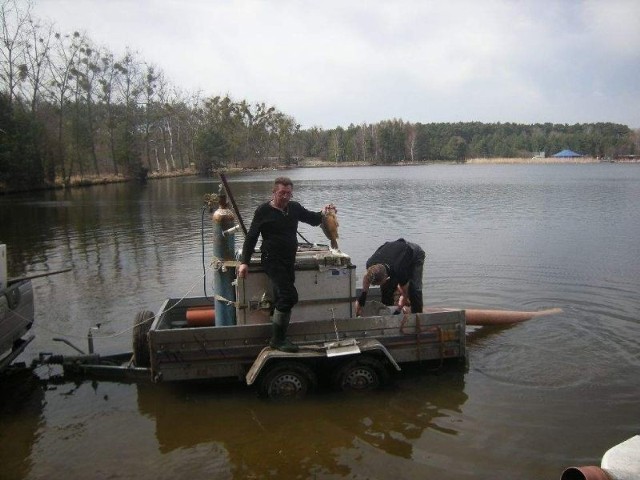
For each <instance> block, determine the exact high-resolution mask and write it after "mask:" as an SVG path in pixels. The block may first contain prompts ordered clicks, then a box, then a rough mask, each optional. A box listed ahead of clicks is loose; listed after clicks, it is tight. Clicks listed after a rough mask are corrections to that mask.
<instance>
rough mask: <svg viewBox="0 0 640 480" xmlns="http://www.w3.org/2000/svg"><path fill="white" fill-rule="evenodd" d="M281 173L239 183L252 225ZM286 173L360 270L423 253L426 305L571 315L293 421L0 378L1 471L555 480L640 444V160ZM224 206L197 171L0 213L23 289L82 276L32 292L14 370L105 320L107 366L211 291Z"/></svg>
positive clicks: (200, 396)
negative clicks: (390, 251) (155, 322)
mask: <svg viewBox="0 0 640 480" xmlns="http://www.w3.org/2000/svg"><path fill="white" fill-rule="evenodd" d="M281 173H282V172H273V171H265V172H254V173H244V174H239V175H235V176H233V177H230V182H231V184H232V188H233V191H234V195H235V197H236V201H237V202H238V205H239V208H240V210H241V212H242V214H243V217H244V220H245V223H247V225H248V224H249V222H250V220H251V215H252V212H253V209H254V208H255V207H256V206H257V204H258V203H259V202H261V201H263V200H265V199H266V198H268V196H269V192H270V189H271V182H272V180H273V178H274V177H275V176H277V175H279V174H281ZM286 174H288V175H290V176H291V177H292V179H293V180H294V184H295V187H294V197H295V199H297V200H298V201H300V202H301V203H303V205H305V206H307V207H309V208H318V209H319V208H320V207H321V206H322V205H324V204H325V203H328V202H329V201H331V202H333V203H335V204H336V205H337V206H338V216H339V220H340V237H341V238H340V247H341V249H342V250H343V251H344V252H347V253H348V254H350V255H351V257H352V260H353V261H354V263H355V264H356V265H357V266H358V272H362V270H363V268H362V267H363V266H364V263H365V261H366V259H367V258H368V256H369V255H370V254H371V253H372V252H373V250H375V248H376V247H377V246H378V245H380V244H381V243H383V242H384V241H386V240H392V239H396V238H399V237H404V238H406V239H407V240H410V241H413V242H416V243H419V244H421V245H422V246H423V247H424V249H425V250H426V251H427V263H426V268H425V278H424V283H425V304H426V305H427V306H455V307H464V308H498V309H518V310H537V309H543V308H549V307H560V308H562V309H563V313H561V314H558V315H553V316H548V317H540V318H537V319H534V320H531V321H529V322H527V323H523V324H519V325H515V326H512V327H510V328H488V327H483V328H478V329H475V330H474V329H470V332H469V334H468V338H467V340H468V354H469V359H468V365H467V366H466V367H465V366H459V365H451V366H446V367H445V368H444V370H441V371H438V372H434V371H428V372H423V371H418V370H417V369H409V371H406V372H404V374H403V375H402V376H401V377H400V378H399V380H398V382H397V384H396V385H395V386H394V387H393V388H391V389H389V390H387V391H382V392H377V393H375V394H371V395H368V396H365V397H356V398H353V397H349V396H345V395H342V394H336V393H332V392H321V393H319V394H316V395H314V396H312V397H310V398H308V399H307V400H305V401H304V402H301V403H300V404H296V405H287V406H282V405H272V404H269V403H265V402H263V401H261V400H259V399H257V398H256V397H255V394H254V393H253V392H252V391H251V390H247V389H246V388H245V387H243V386H241V385H228V386H225V387H224V388H221V387H220V386H211V385H206V386H203V385H198V386H186V385H136V384H122V383H112V382H82V383H77V384H76V383H71V382H68V381H65V380H59V379H56V378H55V376H54V377H52V376H51V374H55V373H56V372H55V371H51V372H50V371H48V370H45V369H44V368H42V367H41V368H39V369H37V370H36V372H35V374H34V375H25V376H19V377H17V378H11V379H7V380H3V381H2V384H1V385H0V414H1V417H0V418H1V420H0V440H1V441H2V444H3V448H2V449H1V450H0V465H2V470H1V471H0V477H1V478H34V479H35V478H54V477H57V476H59V472H61V471H63V470H64V471H65V472H66V476H68V477H69V478H83V477H86V478H137V479H139V478H160V479H162V478H172V479H176V478H276V477H277V478H328V479H329V478H352V479H361V478H379V479H386V478H409V479H412V478H415V479H418V478H420V479H423V478H439V479H460V478H481V479H482V478H487V479H493V478H520V479H541V478H559V476H560V473H561V472H562V470H563V469H564V468H565V467H566V466H569V465H572V464H599V461H600V458H601V456H602V454H603V453H604V451H606V450H607V449H608V448H609V447H611V446H613V445H614V444H616V443H619V442H620V441H623V440H625V439H626V438H629V437H630V436H632V435H634V434H637V433H638V430H640V406H639V405H640V377H639V375H638V367H639V366H640V346H639V344H638V339H639V338H640V308H639V307H640V300H639V297H640V295H639V294H640V242H638V238H639V237H640V209H639V208H638V200H637V199H638V198H640V167H638V166H637V165H617V164H603V165H533V166H532V165H527V166H514V165H447V166H432V165H430V166H410V167H409V166H408V167H402V168H391V167H368V168H325V169H294V170H290V171H287V172H286ZM215 191H217V182H213V181H211V180H209V181H203V180H201V179H197V178H191V177H189V178H178V179H168V180H159V181H152V182H150V183H149V185H147V186H146V187H142V188H140V187H134V186H131V185H126V184H123V185H108V186H103V187H94V188H90V189H82V190H74V191H71V192H62V191H58V192H42V193H37V194H30V195H23V196H9V197H2V198H0V220H1V223H0V225H1V226H0V241H2V242H4V243H6V244H7V245H8V249H9V259H10V274H11V275H12V276H18V275H20V274H23V273H29V272H34V271H42V270H45V269H49V270H56V269H60V268H65V267H72V268H73V271H72V272H70V273H66V274H61V275H57V276H51V277H47V278H43V279H38V280H34V288H35V292H36V301H37V315H36V324H37V325H36V327H35V328H34V332H35V333H36V335H37V337H36V340H35V341H34V342H33V343H32V344H31V345H30V346H29V349H28V350H27V352H25V354H23V357H22V358H21V360H24V361H30V360H31V359H32V358H34V357H35V356H37V353H38V352H40V351H55V352H60V353H72V352H71V351H70V350H69V348H68V347H66V346H64V345H62V344H60V343H56V342H54V341H53V340H52V339H53V337H59V336H64V337H65V338H67V339H70V340H72V341H73V342H74V343H77V344H79V345H81V346H83V347H84V342H85V341H84V337H85V336H86V333H87V331H88V329H89V328H90V327H92V326H94V325H95V324H96V323H101V327H100V330H99V331H98V332H97V335H99V336H101V337H102V338H99V339H98V340H96V346H97V349H98V350H99V351H101V352H116V351H122V350H126V349H128V348H129V344H130V341H131V340H130V335H129V332H128V331H127V330H128V328H129V327H130V325H131V324H132V321H133V318H134V316H135V313H136V312H137V311H139V310H142V309H146V308H150V309H151V310H154V311H155V310H157V309H158V307H159V306H160V304H161V303H162V301H163V300H164V298H166V297H169V296H172V297H176V296H182V295H185V294H192V295H200V294H201V293H202V290H203V278H202V256H201V250H202V245H201V235H202V232H201V226H202V225H203V224H204V236H205V239H207V241H208V238H209V235H210V228H209V224H210V223H209V222H210V220H209V219H208V218H206V216H205V218H204V219H203V214H202V209H201V207H202V197H203V195H204V194H205V193H208V192H215ZM301 233H302V235H304V236H305V238H307V239H309V240H312V241H320V242H325V239H324V238H323V237H322V234H321V233H320V231H319V230H318V229H314V228H312V227H309V226H307V225H302V226H301ZM205 251H206V252H207V254H208V253H209V252H210V246H209V245H208V244H207V246H206V247H205ZM120 332H124V333H122V334H120Z"/></svg>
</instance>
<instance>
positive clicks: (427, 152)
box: [0, 0, 640, 192]
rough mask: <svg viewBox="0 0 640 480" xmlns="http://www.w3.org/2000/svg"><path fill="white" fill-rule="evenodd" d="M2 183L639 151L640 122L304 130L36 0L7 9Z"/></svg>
mask: <svg viewBox="0 0 640 480" xmlns="http://www.w3.org/2000/svg"><path fill="white" fill-rule="evenodd" d="M0 42H1V44H0V192H2V191H8V190H21V189H30V188H41V187H45V186H49V185H54V184H56V183H58V184H67V185H68V184H70V183H71V182H72V179H74V178H86V177H107V176H124V177H128V178H130V177H135V176H138V175H141V174H146V173H147V172H163V173H165V172H173V171H178V170H185V169H188V168H194V169H195V170H196V171H197V172H199V173H201V174H208V173H210V172H211V171H212V170H214V169H217V168H224V167H230V166H233V167H243V168H260V167H265V166H275V165H290V164H295V163H297V162H298V161H299V160H300V159H302V158H310V157H311V158H317V159H321V160H326V161H330V162H335V163H338V164H339V163H344V162H367V163H372V164H391V163H397V162H423V161H443V160H446V161H451V160H454V161H464V160H465V159H467V158H477V157H480V158H492V157H527V156H531V155H532V154H535V153H537V152H543V151H544V152H547V154H552V153H555V152H557V151H559V150H561V149H563V148H570V149H572V150H575V151H577V152H580V153H582V154H585V155H588V156H593V157H612V158H613V157H616V156H619V155H629V154H636V153H638V152H639V151H640V138H639V133H638V131H632V130H631V129H630V128H629V127H628V126H625V125H620V124H613V123H596V124H578V125H559V124H550V123H545V124H536V125H522V124H515V123H497V124H485V123H480V122H466V123H426V124H423V123H410V122H405V121H403V120H400V119H393V120H385V121H381V122H378V123H372V124H366V123H363V124H359V125H353V124H352V125H349V126H348V127H347V128H343V127H336V128H334V129H322V128H319V127H313V128H307V129H302V128H301V127H300V125H299V124H298V123H297V122H296V120H295V118H294V117H292V116H290V115H287V114H285V113H284V112H281V111H279V110H278V109H277V108H276V107H275V106H270V105H266V104H265V103H264V102H256V103H250V102H248V101H247V100H236V99H233V98H232V97H230V96H229V95H225V96H213V97H205V96H203V95H202V94H201V93H200V92H197V93H190V92H186V91H183V90H182V89H180V88H179V87H177V86H175V85H172V84H171V82H170V81H169V80H168V79H167V78H166V76H165V75H164V73H163V71H162V70H161V68H159V67H158V66H157V65H153V64H151V63H149V62H146V61H145V60H144V59H143V58H141V57H140V55H139V54H138V53H136V52H133V51H126V52H125V53H124V54H122V55H116V54H114V53H113V52H111V51H110V50H109V49H108V48H107V47H104V46H99V45H96V44H95V43H94V42H93V41H92V40H91V39H90V38H89V37H88V36H87V35H86V34H84V33H80V32H72V33H69V34H64V33H60V32H58V31H57V30H56V28H55V26H54V25H53V24H52V23H50V22H47V21H43V20H40V19H38V18H36V17H35V16H34V15H33V14H32V5H31V3H30V2H29V1H26V2H25V1H18V0H2V4H1V7H0Z"/></svg>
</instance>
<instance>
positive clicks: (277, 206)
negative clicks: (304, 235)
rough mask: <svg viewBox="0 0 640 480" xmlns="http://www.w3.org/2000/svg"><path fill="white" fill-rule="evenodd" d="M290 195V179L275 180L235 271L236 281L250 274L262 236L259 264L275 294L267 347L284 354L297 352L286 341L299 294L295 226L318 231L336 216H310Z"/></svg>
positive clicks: (327, 208)
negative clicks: (325, 219)
mask: <svg viewBox="0 0 640 480" xmlns="http://www.w3.org/2000/svg"><path fill="white" fill-rule="evenodd" d="M292 195H293V182H292V181H291V179H290V178H288V177H278V178H276V179H275V181H274V185H273V195H272V197H271V200H269V201H268V202H265V203H263V204H262V205H260V206H259V207H258V208H257V209H256V211H255V213H254V216H253V220H252V222H251V227H249V231H248V232H247V236H246V238H245V240H244V245H243V247H242V255H241V257H240V262H241V264H240V267H239V268H238V277H240V278H245V277H246V276H247V274H248V273H249V263H250V262H251V255H252V254H253V251H254V249H255V246H256V244H257V242H258V238H259V237H260V235H262V246H261V247H260V251H261V258H260V260H261V263H262V267H263V268H264V271H265V273H266V274H267V276H268V277H269V279H270V280H271V283H272V285H273V293H274V310H273V316H272V318H271V322H272V325H273V334H272V337H271V341H270V342H269V345H270V346H271V347H272V348H276V349H278V350H282V351H284V352H296V351H297V350H298V347H297V346H296V345H295V344H293V343H291V341H290V340H288V339H287V338H286V333H287V328H288V326H289V321H290V319H291V309H292V308H293V306H294V305H295V304H296V303H298V291H297V290H296V287H295V284H294V283H295V261H296V252H297V250H298V238H297V231H298V222H304V223H307V224H309V225H312V226H314V227H317V226H318V225H320V224H322V223H323V219H324V218H325V216H327V215H328V214H329V213H330V212H332V214H333V215H335V212H336V207H335V206H334V205H333V204H329V205H325V206H324V207H323V209H322V211H321V212H312V211H310V210H307V209H306V208H304V207H303V206H302V205H300V204H299V203H298V202H295V201H292V200H291V197H292ZM336 234H337V229H336ZM336 236H337V235H336ZM336 245H337V244H336Z"/></svg>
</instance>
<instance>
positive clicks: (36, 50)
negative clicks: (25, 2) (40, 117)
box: [25, 18, 54, 116]
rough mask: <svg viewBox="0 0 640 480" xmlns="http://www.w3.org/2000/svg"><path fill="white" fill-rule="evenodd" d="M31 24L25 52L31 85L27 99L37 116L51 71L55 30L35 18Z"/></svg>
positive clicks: (28, 80)
mask: <svg viewBox="0 0 640 480" xmlns="http://www.w3.org/2000/svg"><path fill="white" fill-rule="evenodd" d="M29 23H30V25H31V29H30V31H29V33H30V40H29V44H28V48H27V49H26V50H25V61H26V65H27V83H28V84H29V92H28V95H27V97H28V98H29V101H30V104H31V113H32V114H33V115H34V116H35V115H36V112H37V111H38V104H39V102H40V100H41V97H42V88H43V84H44V82H46V78H47V77H46V75H47V73H48V71H49V62H50V61H51V59H50V56H49V52H50V50H51V41H52V39H53V37H54V30H53V25H52V24H51V23H45V24H41V23H39V22H38V21H36V20H34V19H33V18H32V19H30V20H29Z"/></svg>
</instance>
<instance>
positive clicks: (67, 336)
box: [18, 271, 229, 340]
mask: <svg viewBox="0 0 640 480" xmlns="http://www.w3.org/2000/svg"><path fill="white" fill-rule="evenodd" d="M203 277H206V271H205V273H204V274H203ZM201 278H202V277H198V279H197V280H196V281H195V282H194V283H193V285H191V287H190V288H189V289H188V290H187V291H186V293H185V294H184V295H183V296H182V297H180V299H179V300H178V301H177V302H176V303H175V304H174V305H173V306H172V307H171V308H168V309H167V310H165V312H169V311H171V310H173V309H174V308H176V307H177V306H178V305H179V304H180V302H181V301H182V300H184V299H185V298H186V297H187V296H188V295H189V294H190V293H191V292H192V291H193V289H194V288H196V286H197V284H198V283H199V282H200V279H201ZM217 297H218V296H216V298H217ZM207 298H209V297H207ZM222 301H226V302H229V300H226V299H222ZM18 315H19V314H18ZM20 316H21V317H22V318H23V319H25V320H27V321H29V320H30V319H27V318H26V317H24V316H22V315H20ZM157 317H158V315H154V316H153V318H152V319H150V320H151V321H154V320H155V319H156V318H157ZM148 321H149V319H147V320H145V321H143V322H138V323H134V324H133V325H131V326H130V327H127V328H125V329H124V330H120V331H119V332H116V333H112V334H108V335H92V336H93V338H94V339H103V338H117V337H120V336H121V335H124V334H125V333H128V332H131V331H132V330H133V329H134V328H136V327H138V326H140V325H142V324H143V323H146V322H148ZM34 327H35V328H38V329H42V330H45V331H47V332H49V333H51V334H53V335H60V336H64V337H66V338H75V339H81V340H86V338H87V336H86V335H85V336H81V335H73V334H66V333H61V332H57V331H54V330H51V329H49V328H47V327H45V326H43V325H40V324H38V323H35V322H34Z"/></svg>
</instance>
